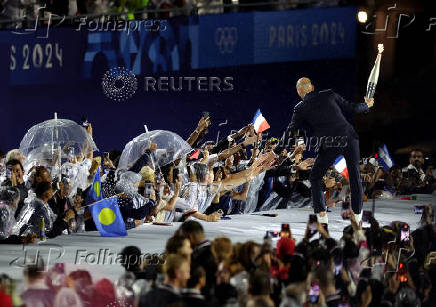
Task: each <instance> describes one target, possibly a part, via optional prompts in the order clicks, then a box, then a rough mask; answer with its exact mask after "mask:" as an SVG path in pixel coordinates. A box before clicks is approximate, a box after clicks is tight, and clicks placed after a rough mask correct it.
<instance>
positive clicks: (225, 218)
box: [221, 216, 232, 220]
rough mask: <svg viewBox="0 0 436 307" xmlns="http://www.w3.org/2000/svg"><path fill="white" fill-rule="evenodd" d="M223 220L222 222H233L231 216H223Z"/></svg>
mask: <svg viewBox="0 0 436 307" xmlns="http://www.w3.org/2000/svg"><path fill="white" fill-rule="evenodd" d="M221 219H222V220H231V219H232V218H231V217H230V216H222V217H221Z"/></svg>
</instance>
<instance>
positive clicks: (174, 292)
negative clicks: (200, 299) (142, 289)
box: [138, 254, 190, 307]
mask: <svg viewBox="0 0 436 307" xmlns="http://www.w3.org/2000/svg"><path fill="white" fill-rule="evenodd" d="M163 270H164V273H165V281H164V282H163V283H162V284H160V285H158V286H156V288H154V289H153V290H151V291H149V292H147V294H145V295H144V296H140V297H139V303H138V306H139V307H154V306H162V307H170V306H173V307H175V306H183V300H182V297H181V295H180V290H181V289H182V288H185V287H186V282H187V281H188V280H189V277H190V275H189V274H190V266H189V259H188V258H186V257H184V256H182V255H177V254H172V255H168V256H167V258H166V259H165V264H164V267H163Z"/></svg>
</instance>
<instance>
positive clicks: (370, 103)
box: [363, 97, 374, 108]
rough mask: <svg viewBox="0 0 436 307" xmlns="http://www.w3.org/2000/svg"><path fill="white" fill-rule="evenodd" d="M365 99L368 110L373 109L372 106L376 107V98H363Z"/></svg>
mask: <svg viewBox="0 0 436 307" xmlns="http://www.w3.org/2000/svg"><path fill="white" fill-rule="evenodd" d="M363 99H365V102H366V104H367V105H368V108H372V106H373V105H374V98H368V97H363Z"/></svg>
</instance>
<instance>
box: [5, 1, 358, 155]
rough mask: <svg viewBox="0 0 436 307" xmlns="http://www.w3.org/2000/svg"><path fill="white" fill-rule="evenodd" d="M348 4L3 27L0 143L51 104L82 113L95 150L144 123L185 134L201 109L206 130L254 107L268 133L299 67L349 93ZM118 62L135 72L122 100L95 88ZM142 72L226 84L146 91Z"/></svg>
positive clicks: (235, 124) (16, 138) (276, 126)
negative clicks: (104, 27)
mask: <svg viewBox="0 0 436 307" xmlns="http://www.w3.org/2000/svg"><path fill="white" fill-rule="evenodd" d="M353 12H354V13H355V8H353V7H346V8H331V9H314V10H301V11H283V12H256V13H234V14H225V15H211V16H200V17H189V18H188V17H182V18H174V19H171V20H168V21H162V22H161V27H160V29H159V30H156V31H150V30H141V31H133V32H130V33H127V32H125V31H123V32H116V31H106V32H101V31H91V30H84V29H82V30H81V31H76V29H72V28H55V29H53V28H51V29H49V31H47V29H38V30H37V31H33V32H32V31H27V32H26V33H27V34H15V33H12V32H9V31H3V32H0V56H1V59H3V60H2V61H0V69H1V72H2V73H1V75H0V78H1V80H0V81H1V84H0V87H1V91H2V102H1V114H2V115H3V116H2V119H3V120H2V121H0V131H1V139H0V148H2V149H4V150H7V149H11V148H15V147H17V146H18V144H19V142H20V140H21V138H22V137H23V135H24V134H25V133H26V131H27V129H29V128H30V127H31V126H32V125H34V124H36V123H38V122H41V121H43V120H46V119H49V118H52V117H53V113H54V112H58V116H59V117H60V118H69V119H72V120H76V121H80V119H81V117H82V116H86V117H88V119H89V121H90V122H92V123H93V126H94V133H95V140H96V143H97V145H98V147H99V148H100V150H102V151H107V150H110V149H114V148H118V149H122V148H123V147H124V145H125V143H126V142H128V141H129V140H131V139H132V138H133V137H135V136H136V135H138V134H140V133H142V132H143V125H144V124H147V125H148V127H149V129H151V130H153V129H168V130H172V131H175V132H177V133H179V134H181V135H182V136H183V137H187V136H188V135H189V133H190V132H191V131H192V130H193V129H194V128H195V125H196V122H197V121H198V119H199V118H200V117H201V113H202V111H209V112H210V113H211V117H212V122H213V126H212V127H211V129H210V133H209V136H208V138H207V139H212V140H215V139H216V138H217V137H218V133H220V135H221V136H222V135H223V134H224V133H228V132H230V130H231V129H238V128H240V127H241V126H242V125H244V124H246V123H249V122H250V121H251V119H252V117H253V115H254V113H255V111H256V109H257V108H260V109H261V110H262V113H263V115H264V116H265V118H266V119H267V120H268V121H269V123H270V125H271V129H270V134H275V135H278V134H279V133H280V131H281V130H282V129H283V128H284V127H285V126H286V125H287V124H288V122H289V121H290V116H291V114H292V107H293V105H295V104H296V103H297V102H298V97H297V95H296V93H295V90H294V88H295V87H294V86H295V82H296V80H297V79H298V78H299V77H301V76H303V75H304V76H309V77H311V78H312V79H313V81H314V83H315V86H316V87H318V88H319V89H321V88H330V87H331V88H334V89H335V90H336V91H338V92H339V93H341V94H343V95H344V96H345V97H347V98H349V99H352V98H353V96H354V95H353V93H354V92H353V88H354V75H355V74H354V71H355V62H354V59H353V57H354V52H355V31H354V29H355V14H354V13H353ZM22 32H23V33H24V31H22ZM327 33H328V34H327ZM45 36H47V37H45ZM116 66H122V67H126V68H128V69H130V70H131V71H133V72H134V73H135V75H136V77H137V80H138V90H137V91H136V93H135V94H134V95H133V97H132V98H130V99H129V100H127V101H124V102H115V101H112V100H110V99H108V98H107V97H106V96H105V95H104V93H103V91H102V88H101V80H102V76H103V74H104V72H106V71H107V70H108V69H109V68H113V67H116ZM145 76H152V77H156V78H158V77H160V76H165V77H174V78H177V77H207V78H210V77H217V78H220V79H224V78H225V77H230V78H232V84H233V90H232V91H221V92H217V91H212V92H211V91H204V92H200V91H196V90H192V91H188V90H186V89H185V88H184V89H183V90H182V91H179V92H173V91H168V92H164V91H161V92H150V91H148V92H147V91H145V90H144V77H145ZM339 86H341V87H339ZM225 122H227V124H222V125H220V126H219V125H218V124H220V123H225Z"/></svg>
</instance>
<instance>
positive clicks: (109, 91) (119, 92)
mask: <svg viewBox="0 0 436 307" xmlns="http://www.w3.org/2000/svg"><path fill="white" fill-rule="evenodd" d="M101 85H102V88H103V92H104V94H105V95H106V96H107V97H108V98H109V99H112V100H115V101H124V100H127V99H129V98H130V97H132V96H133V94H135V92H136V90H137V89H138V80H136V77H135V75H134V74H133V72H131V71H130V70H128V69H127V68H124V67H115V68H111V69H110V70H108V71H107V72H106V73H105V74H104V76H103V79H102V82H101Z"/></svg>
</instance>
